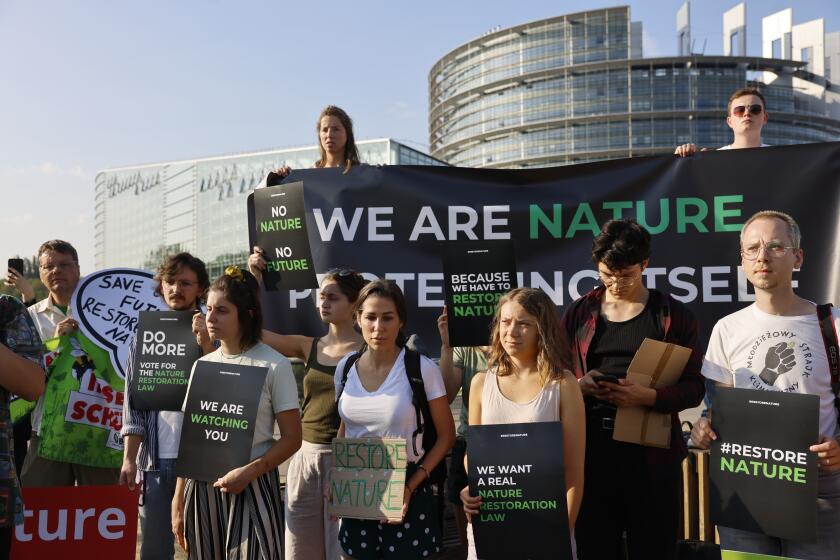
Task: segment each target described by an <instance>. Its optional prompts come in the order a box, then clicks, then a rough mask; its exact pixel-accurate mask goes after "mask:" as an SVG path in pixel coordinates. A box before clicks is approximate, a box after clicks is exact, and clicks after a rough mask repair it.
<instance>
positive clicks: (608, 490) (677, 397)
mask: <svg viewBox="0 0 840 560" xmlns="http://www.w3.org/2000/svg"><path fill="white" fill-rule="evenodd" d="M649 260H650V233H648V231H647V230H646V229H644V228H643V227H642V226H640V225H639V224H638V223H637V222H636V221H635V220H632V219H625V220H611V221H609V222H607V223H606V224H604V226H603V228H602V230H601V233H600V234H599V235H598V236H597V237H596V238H595V240H594V241H593V243H592V261H593V262H594V263H595V265H596V266H597V267H598V275H599V277H600V278H601V281H602V282H603V285H601V286H599V287H597V288H595V289H594V290H592V291H591V292H589V293H587V294H586V295H584V296H583V297H581V298H580V299H578V300H576V301H575V302H573V303H572V304H571V305H570V306H569V308H568V309H567V310H566V311H565V313H564V314H563V319H562V322H563V326H564V328H565V330H566V333H567V335H568V338H569V341H570V343H571V347H572V358H573V363H572V368H573V370H574V373H575V376H576V377H577V379H578V381H579V383H580V388H581V391H582V392H583V395H584V400H585V404H586V419H587V422H586V463H585V475H584V492H583V504H582V505H581V510H580V515H579V516H578V520H577V525H576V527H575V538H576V540H577V546H578V558H579V559H580V560H593V559H600V558H623V557H624V556H623V553H622V534H623V533H624V532H626V533H627V548H628V553H629V556H628V557H629V559H630V560H635V559H640V560H641V559H644V560H647V559H650V558H656V559H659V560H668V559H671V558H674V554H675V549H676V543H677V538H678V531H679V517H680V515H679V508H680V496H681V493H682V474H681V462H682V459H683V457H685V455H686V454H687V450H686V447H685V443H684V442H683V439H682V436H681V431H680V427H679V426H680V424H679V417H678V414H679V412H680V411H682V410H685V409H687V408H692V407H695V406H697V405H698V404H699V403H700V401H701V400H702V399H703V392H704V391H703V378H702V376H701V375H700V367H701V364H702V355H701V353H700V351H699V350H698V349H697V348H696V346H697V321H696V320H695V319H694V316H693V315H692V314H691V312H690V311H688V309H686V308H685V307H684V306H683V305H682V304H681V303H680V302H678V301H677V300H675V299H674V298H672V297H671V296H669V295H667V294H664V293H662V292H660V291H658V290H654V289H648V288H647V287H646V286H645V282H644V277H643V272H644V270H645V268H647V266H648V262H649ZM645 338H652V339H655V340H663V341H665V342H673V343H675V344H679V345H681V346H686V347H689V348H691V349H692V354H691V358H690V359H689V362H688V365H687V366H686V368H685V371H683V373H682V376H681V377H680V379H679V381H678V382H677V383H676V384H675V385H673V386H671V387H666V388H656V389H654V388H651V387H645V386H642V385H637V384H633V383H630V382H628V381H627V380H626V376H627V368H628V367H629V365H630V361H631V360H632V359H633V356H634V355H635V353H636V351H637V350H638V349H639V346H641V344H642V341H643V340H644V339H645ZM634 406H635V407H638V406H641V407H647V408H650V409H653V410H655V411H658V412H666V413H670V414H671V424H672V428H671V444H670V448H669V449H660V448H654V447H644V446H641V445H635V444H631V443H624V442H620V441H615V440H613V427H614V424H615V414H616V410H617V409H618V408H621V407H634Z"/></svg>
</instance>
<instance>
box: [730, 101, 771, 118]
mask: <svg viewBox="0 0 840 560" xmlns="http://www.w3.org/2000/svg"><path fill="white" fill-rule="evenodd" d="M747 111H749V113H750V115H752V116H754V117H755V116H758V115H760V114H761V112H762V111H764V107H762V106H761V105H760V104H758V103H756V104H755V105H736V106H734V107H732V114H733V115H735V116H736V117H743V116H744V114H745V113H746V112H747Z"/></svg>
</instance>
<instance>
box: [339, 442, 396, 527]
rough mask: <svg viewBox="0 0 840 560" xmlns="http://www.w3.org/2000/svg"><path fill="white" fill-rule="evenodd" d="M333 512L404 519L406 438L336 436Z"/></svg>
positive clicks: (376, 517)
mask: <svg viewBox="0 0 840 560" xmlns="http://www.w3.org/2000/svg"><path fill="white" fill-rule="evenodd" d="M332 449H333V459H334V461H335V463H334V464H335V466H333V468H332V469H330V503H329V512H330V514H332V515H335V516H338V517H349V518H353V519H376V520H380V519H388V520H391V521H399V520H401V519H402V504H403V493H404V491H405V473H406V467H407V465H408V455H407V451H406V442H405V440H404V439H399V438H335V439H333V442H332Z"/></svg>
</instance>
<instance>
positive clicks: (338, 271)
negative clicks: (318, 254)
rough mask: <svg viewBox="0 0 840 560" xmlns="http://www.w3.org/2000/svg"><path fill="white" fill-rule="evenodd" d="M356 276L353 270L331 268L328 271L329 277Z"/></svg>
mask: <svg viewBox="0 0 840 560" xmlns="http://www.w3.org/2000/svg"><path fill="white" fill-rule="evenodd" d="M351 274H356V271H355V270H353V269H352V268H340V267H339V268H331V269H329V270H328V271H327V276H350V275H351Z"/></svg>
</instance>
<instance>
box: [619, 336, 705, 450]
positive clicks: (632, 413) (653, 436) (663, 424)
mask: <svg viewBox="0 0 840 560" xmlns="http://www.w3.org/2000/svg"><path fill="white" fill-rule="evenodd" d="M690 357H691V349H690V348H686V347H684V346H678V345H676V344H671V343H667V342H661V341H659V340H653V339H651V338H646V339H644V340H643V341H642V345H641V346H640V347H639V349H638V350H637V351H636V355H635V356H633V361H632V362H630V367H629V368H627V381H629V382H631V383H636V384H638V385H643V386H645V387H653V388H659V387H670V386H672V385H674V384H675V383H676V382H677V381H679V379H680V376H681V375H682V372H683V370H684V369H685V365H686V364H687V363H688V359H689V358H690ZM613 439H614V440H616V441H624V442H627V443H637V444H639V445H647V446H650V447H662V448H668V447H670V446H671V415H670V414H669V413H667V412H656V411H655V410H653V409H652V408H648V407H645V406H634V407H621V408H619V409H618V411H617V412H616V415H615V428H614V429H613Z"/></svg>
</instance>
